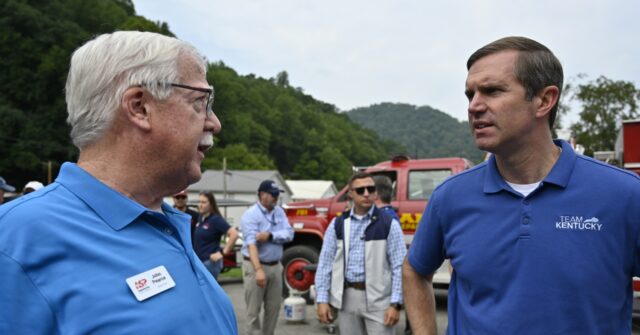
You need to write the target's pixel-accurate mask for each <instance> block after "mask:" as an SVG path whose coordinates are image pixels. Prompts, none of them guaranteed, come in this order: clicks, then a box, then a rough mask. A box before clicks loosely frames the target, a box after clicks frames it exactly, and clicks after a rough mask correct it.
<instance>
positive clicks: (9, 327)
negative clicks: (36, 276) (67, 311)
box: [0, 253, 60, 335]
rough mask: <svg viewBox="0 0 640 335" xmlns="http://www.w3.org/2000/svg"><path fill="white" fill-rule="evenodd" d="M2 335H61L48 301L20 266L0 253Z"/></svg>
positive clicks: (0, 332)
mask: <svg viewBox="0 0 640 335" xmlns="http://www.w3.org/2000/svg"><path fill="white" fill-rule="evenodd" d="M0 334H34V335H38V334H43V335H44V334H60V331H59V329H58V326H57V324H56V321H55V318H54V315H53V312H52V311H51V308H50V307H49V304H48V303H47V300H46V299H45V297H44V296H42V294H41V293H40V290H38V287H36V286H35V285H34V283H33V281H32V280H31V278H30V277H29V276H27V274H26V273H25V272H24V271H23V270H22V267H21V266H20V264H18V263H17V262H16V261H15V260H13V259H12V258H10V257H9V256H7V255H5V254H3V253H0Z"/></svg>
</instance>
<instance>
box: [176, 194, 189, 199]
mask: <svg viewBox="0 0 640 335" xmlns="http://www.w3.org/2000/svg"><path fill="white" fill-rule="evenodd" d="M174 198H176V199H186V198H187V196H186V195H176V196H175V197H174Z"/></svg>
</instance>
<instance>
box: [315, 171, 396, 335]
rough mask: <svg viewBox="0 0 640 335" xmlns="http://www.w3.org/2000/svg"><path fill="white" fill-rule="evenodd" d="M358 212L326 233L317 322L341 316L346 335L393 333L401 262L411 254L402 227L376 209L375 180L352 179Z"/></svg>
mask: <svg viewBox="0 0 640 335" xmlns="http://www.w3.org/2000/svg"><path fill="white" fill-rule="evenodd" d="M348 184H349V191H348V194H349V197H351V199H352V200H353V208H351V210H350V211H347V212H345V213H344V214H342V215H340V216H337V217H336V218H334V220H333V221H332V222H331V224H330V225H329V227H328V228H327V231H326V232H325V235H324V236H325V239H324V243H323V245H322V251H321V252H320V262H319V264H318V269H317V272H316V278H315V282H316V288H317V298H316V302H317V303H318V317H319V318H320V321H321V322H323V323H329V322H331V321H332V320H333V316H332V314H331V307H330V305H331V306H333V307H334V308H336V309H338V310H339V311H340V318H339V319H338V325H339V327H340V330H341V332H343V333H344V334H356V335H357V334H394V333H395V329H394V328H395V325H396V323H397V322H398V319H399V318H400V313H399V311H400V309H401V308H402V278H401V268H402V261H403V259H404V257H405V254H406V252H407V250H406V246H405V242H404V236H403V234H402V229H401V228H400V223H399V222H398V221H397V220H395V219H393V218H392V217H391V216H389V215H388V214H386V213H384V212H383V211H380V210H378V209H377V208H376V206H375V205H374V201H375V198H376V195H377V194H376V187H375V183H374V180H373V178H372V176H371V175H370V174H368V173H365V172H358V173H356V174H354V175H353V176H351V178H349V182H348Z"/></svg>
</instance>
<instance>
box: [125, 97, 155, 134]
mask: <svg viewBox="0 0 640 335" xmlns="http://www.w3.org/2000/svg"><path fill="white" fill-rule="evenodd" d="M152 99H153V97H152V96H151V93H149V92H148V91H147V90H145V89H143V88H142V87H130V88H128V89H127V90H126V91H124V94H123V95H122V111H123V113H124V114H125V117H126V119H127V120H129V121H130V122H131V123H133V124H134V125H136V126H137V127H140V128H142V129H144V130H149V129H151V120H150V115H149V109H148V108H149V105H150V102H151V100H152Z"/></svg>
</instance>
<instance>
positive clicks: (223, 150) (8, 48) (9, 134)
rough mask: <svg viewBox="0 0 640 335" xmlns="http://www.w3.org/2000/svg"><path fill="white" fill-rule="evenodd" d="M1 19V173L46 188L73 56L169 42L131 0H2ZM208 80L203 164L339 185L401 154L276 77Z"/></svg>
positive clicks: (58, 154)
mask: <svg viewBox="0 0 640 335" xmlns="http://www.w3.org/2000/svg"><path fill="white" fill-rule="evenodd" d="M0 18H1V19H0V36H2V39H3V40H2V43H0V55H2V57H0V176H2V177H4V178H5V179H6V180H7V181H8V182H9V183H10V184H13V185H15V186H17V187H18V188H21V187H22V185H24V184H25V183H26V182H27V181H28V180H40V181H43V182H46V181H47V166H48V165H49V164H48V163H49V162H50V163H51V164H50V165H51V166H52V167H53V171H52V172H53V177H55V175H56V174H57V171H58V169H59V167H60V165H61V164H62V162H64V161H68V160H75V159H76V158H77V154H78V153H77V150H76V149H75V148H74V147H73V145H72V144H71V141H70V139H69V135H68V134H69V128H68V126H67V125H66V122H65V120H66V106H65V102H64V83H65V80H66V76H67V72H68V67H69V59H70V55H71V53H72V52H73V50H75V49H76V48H78V47H79V46H80V45H82V44H83V43H84V42H86V41H87V40H89V39H91V38H92V37H93V36H96V35H98V34H101V33H107V32H113V31H115V30H144V31H155V32H160V33H163V34H166V35H173V34H172V33H171V31H170V30H169V26H168V25H167V24H166V23H162V22H152V21H150V20H148V19H146V18H144V17H141V16H138V15H136V12H135V8H134V5H133V3H132V2H131V1H130V0H49V1H36V0H4V1H2V2H1V4H0ZM178 37H180V36H178ZM207 57H208V58H209V59H213V60H215V59H216V55H215V54H213V55H207ZM222 61H224V60H222ZM208 79H209V81H210V82H211V83H213V84H214V86H215V90H216V95H215V96H216V100H215V103H214V109H215V110H216V113H217V114H218V115H219V117H220V119H221V121H222V124H223V126H222V133H221V134H220V135H219V136H218V138H217V139H216V147H215V148H214V149H213V150H211V151H210V152H209V153H208V157H207V159H206V160H205V162H204V166H205V167H209V168H220V167H221V166H222V158H223V157H226V158H227V163H228V167H229V168H232V169H259V168H277V169H278V170H279V171H280V172H281V173H283V174H284V175H285V177H287V178H294V179H306V178H313V179H316V178H318V179H331V180H334V181H336V182H337V183H339V184H340V183H343V182H344V181H345V180H346V179H347V177H348V176H349V175H350V173H351V166H352V165H368V164H373V163H375V162H378V161H382V160H386V159H388V158H389V155H390V154H392V153H397V152H399V151H402V150H403V149H402V148H399V147H398V145H396V144H394V143H392V142H390V141H385V140H381V139H380V138H379V137H378V135H376V134H375V133H374V132H373V131H371V130H368V129H365V128H363V127H361V126H359V125H357V124H356V123H354V122H352V121H350V120H349V118H348V117H347V116H346V115H343V114H338V113H337V112H336V108H335V107H334V106H333V105H331V104H327V103H324V102H320V101H317V100H315V99H314V98H313V97H311V96H309V95H307V94H304V93H303V89H301V88H294V87H290V85H289V82H288V78H287V73H286V72H284V71H283V72H281V73H280V74H277V75H275V74H274V78H257V77H255V76H253V75H247V76H241V75H238V74H237V73H236V72H235V71H234V70H233V69H232V68H230V67H228V66H225V65H224V64H223V63H222V62H215V63H211V64H210V66H209V73H208Z"/></svg>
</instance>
